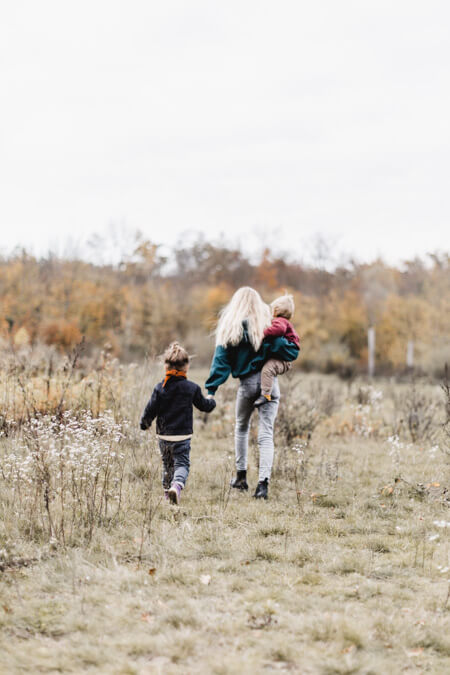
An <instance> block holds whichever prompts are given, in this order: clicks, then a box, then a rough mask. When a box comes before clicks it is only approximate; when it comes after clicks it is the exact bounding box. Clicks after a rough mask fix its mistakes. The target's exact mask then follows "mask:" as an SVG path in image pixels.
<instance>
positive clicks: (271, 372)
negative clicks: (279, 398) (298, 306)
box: [254, 295, 300, 408]
mask: <svg viewBox="0 0 450 675" xmlns="http://www.w3.org/2000/svg"><path fill="white" fill-rule="evenodd" d="M270 306H271V308H272V317H273V318H272V323H271V325H270V326H269V327H268V328H266V330H265V331H264V337H265V338H271V337H285V338H286V340H288V342H291V343H292V344H294V345H296V347H298V348H299V349H300V338H299V337H298V335H297V333H296V332H295V328H294V326H293V325H292V324H291V322H290V321H289V319H291V318H292V316H293V315H294V311H295V305H294V298H293V297H292V295H282V296H280V297H279V298H276V300H274V301H273V302H272V303H271V305H270ZM291 365H292V362H291V361H280V360H279V359H269V360H268V361H266V363H265V364H264V366H263V369H262V370H261V395H260V396H259V397H258V398H257V399H256V401H255V403H254V405H255V407H256V408H259V407H260V406H262V405H264V404H265V403H267V402H268V401H270V396H271V393H272V387H273V379H274V377H276V375H282V374H283V373H285V372H286V371H288V370H289V368H290V367H291Z"/></svg>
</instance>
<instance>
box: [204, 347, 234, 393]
mask: <svg viewBox="0 0 450 675" xmlns="http://www.w3.org/2000/svg"><path fill="white" fill-rule="evenodd" d="M230 373H231V365H230V362H229V360H228V354H227V351H226V349H225V348H224V347H222V346H221V345H218V346H217V347H216V351H215V352H214V358H213V360H212V363H211V370H210V371H209V377H208V379H207V380H206V384H205V387H206V389H207V391H208V394H212V395H214V394H215V393H216V391H217V388H218V387H219V386H220V385H221V384H223V383H224V382H225V381H226V380H227V379H228V377H229V375H230Z"/></svg>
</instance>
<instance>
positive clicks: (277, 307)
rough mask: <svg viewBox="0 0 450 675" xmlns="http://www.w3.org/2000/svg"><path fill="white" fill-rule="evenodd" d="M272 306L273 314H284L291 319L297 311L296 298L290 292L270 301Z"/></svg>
mask: <svg viewBox="0 0 450 675" xmlns="http://www.w3.org/2000/svg"><path fill="white" fill-rule="evenodd" d="M270 306H271V307H272V314H273V316H282V317H283V318H285V319H290V318H291V317H292V316H293V314H294V312H295V304H294V298H293V297H292V295H289V294H288V293H286V294H285V295H281V296H280V297H279V298H275V300H274V301H273V302H271V303H270Z"/></svg>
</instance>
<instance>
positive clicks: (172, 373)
mask: <svg viewBox="0 0 450 675" xmlns="http://www.w3.org/2000/svg"><path fill="white" fill-rule="evenodd" d="M171 377H187V375H186V373H185V372H184V370H166V376H165V378H164V382H163V387H165V386H166V383H167V380H169V379H170V378H171Z"/></svg>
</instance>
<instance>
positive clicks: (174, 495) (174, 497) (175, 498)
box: [167, 482, 183, 504]
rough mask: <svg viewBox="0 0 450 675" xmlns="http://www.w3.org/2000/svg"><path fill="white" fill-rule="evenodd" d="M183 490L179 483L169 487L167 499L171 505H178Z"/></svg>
mask: <svg viewBox="0 0 450 675" xmlns="http://www.w3.org/2000/svg"><path fill="white" fill-rule="evenodd" d="M182 489H183V486H182V485H181V483H175V482H174V483H172V485H171V486H170V490H169V491H168V493H167V495H168V497H169V501H170V502H171V503H172V504H179V503H180V497H181V490H182Z"/></svg>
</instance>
